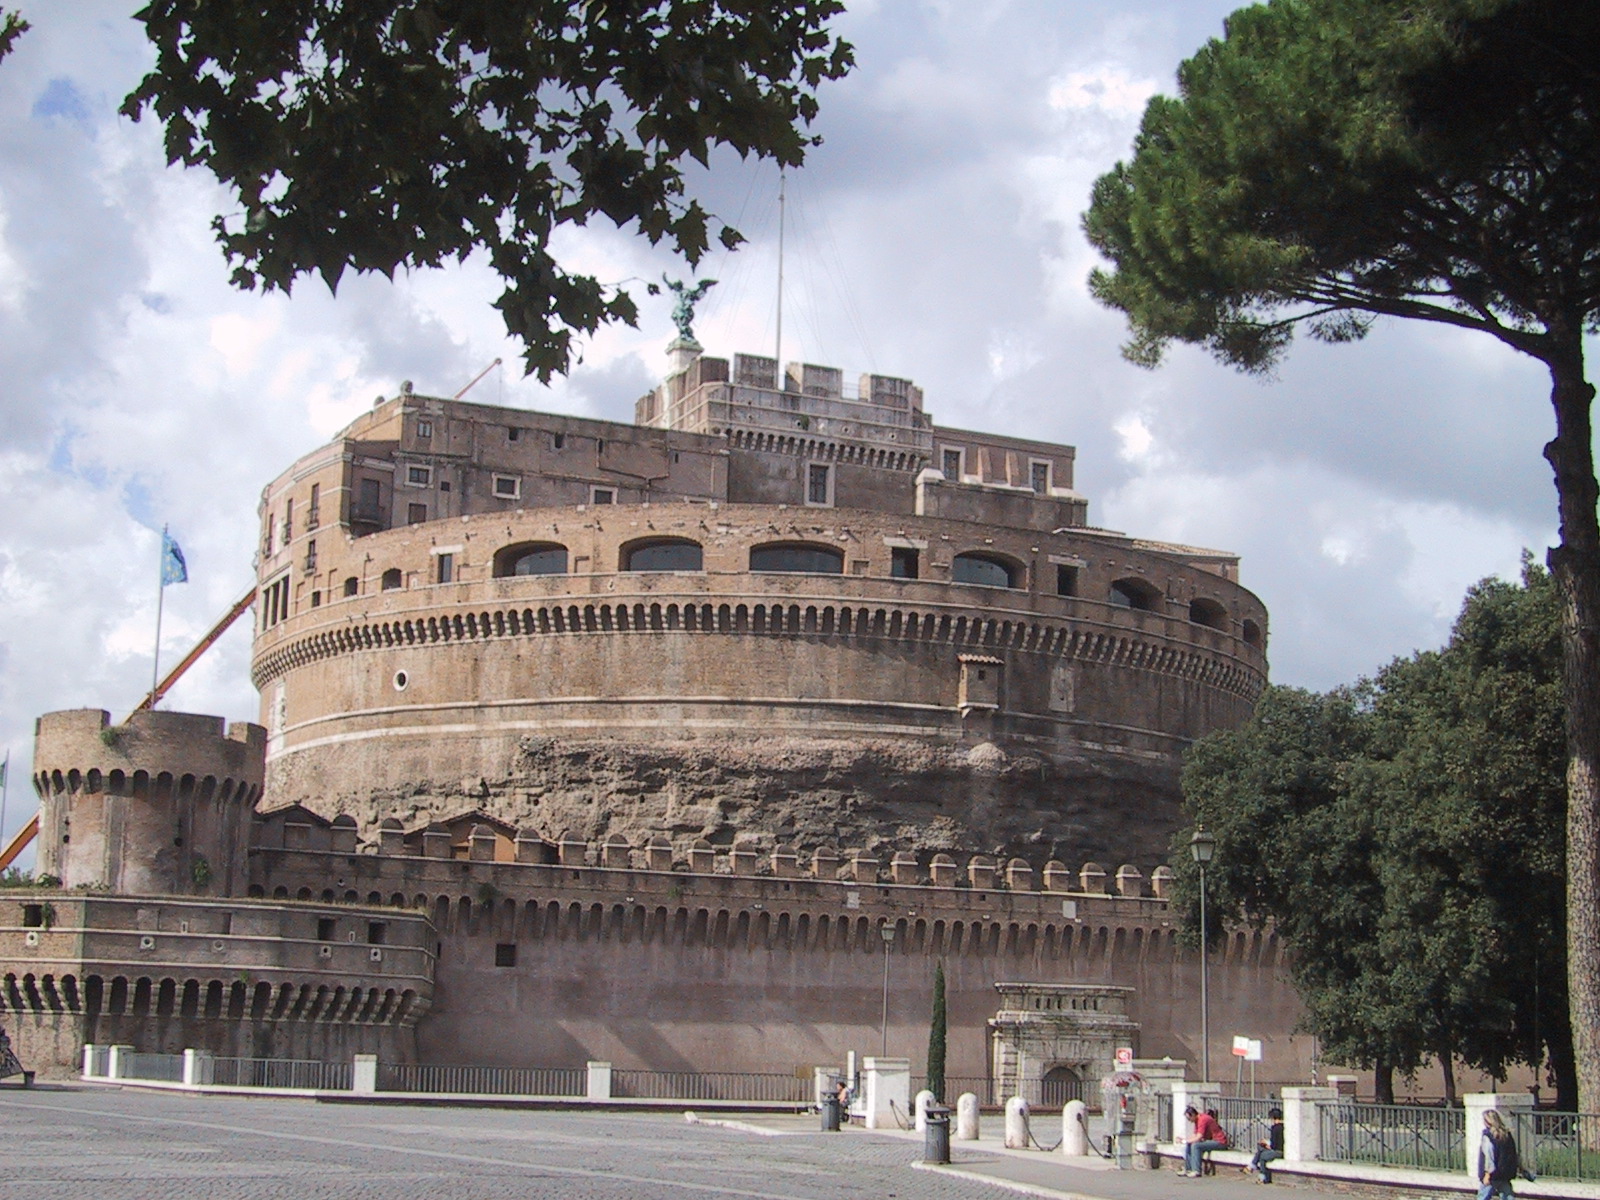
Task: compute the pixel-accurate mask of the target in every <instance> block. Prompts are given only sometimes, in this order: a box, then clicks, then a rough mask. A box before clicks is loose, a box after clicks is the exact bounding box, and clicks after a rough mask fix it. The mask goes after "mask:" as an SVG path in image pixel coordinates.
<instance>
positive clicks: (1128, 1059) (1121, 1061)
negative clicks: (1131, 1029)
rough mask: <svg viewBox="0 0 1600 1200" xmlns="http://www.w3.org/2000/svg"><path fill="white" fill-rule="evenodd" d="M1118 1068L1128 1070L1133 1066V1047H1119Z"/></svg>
mask: <svg viewBox="0 0 1600 1200" xmlns="http://www.w3.org/2000/svg"><path fill="white" fill-rule="evenodd" d="M1117 1066H1118V1067H1119V1068H1124V1069H1125V1068H1127V1067H1131V1066H1133V1047H1132V1046H1118V1047H1117Z"/></svg>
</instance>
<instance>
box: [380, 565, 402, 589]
mask: <svg viewBox="0 0 1600 1200" xmlns="http://www.w3.org/2000/svg"><path fill="white" fill-rule="evenodd" d="M399 586H400V568H399V567H390V568H389V569H388V570H387V571H385V572H384V573H383V590H384V591H386V592H392V591H394V589H395V588H397V587H399Z"/></svg>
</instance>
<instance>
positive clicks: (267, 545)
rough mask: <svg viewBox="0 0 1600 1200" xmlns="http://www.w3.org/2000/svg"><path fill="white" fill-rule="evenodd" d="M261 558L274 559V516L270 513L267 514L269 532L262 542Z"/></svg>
mask: <svg viewBox="0 0 1600 1200" xmlns="http://www.w3.org/2000/svg"><path fill="white" fill-rule="evenodd" d="M261 557H262V558H271V557H272V514H271V513H270V512H269V513H267V532H266V536H265V537H264V538H263V539H262V541H261Z"/></svg>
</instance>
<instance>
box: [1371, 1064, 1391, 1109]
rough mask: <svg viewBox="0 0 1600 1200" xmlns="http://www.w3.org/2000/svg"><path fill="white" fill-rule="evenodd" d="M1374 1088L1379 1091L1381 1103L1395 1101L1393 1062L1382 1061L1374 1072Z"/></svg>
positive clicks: (1378, 1097)
mask: <svg viewBox="0 0 1600 1200" xmlns="http://www.w3.org/2000/svg"><path fill="white" fill-rule="evenodd" d="M1372 1083H1373V1088H1374V1089H1375V1090H1376V1092H1377V1101H1378V1103H1379V1104H1393V1103H1394V1066H1393V1064H1391V1063H1386V1062H1380V1063H1379V1064H1378V1065H1377V1067H1376V1068H1375V1069H1374V1070H1373V1072H1372Z"/></svg>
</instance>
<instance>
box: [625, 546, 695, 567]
mask: <svg viewBox="0 0 1600 1200" xmlns="http://www.w3.org/2000/svg"><path fill="white" fill-rule="evenodd" d="M701 559H702V553H701V550H700V543H699V542H691V541H690V540H689V539H688V538H651V539H650V540H649V541H643V542H633V543H631V544H629V545H626V546H624V547H623V548H622V555H621V562H620V564H619V568H620V569H621V570H624V571H699V570H701V569H702V567H701V565H700V564H701Z"/></svg>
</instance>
